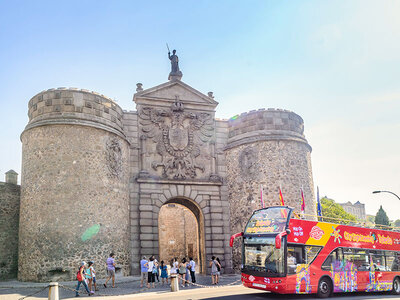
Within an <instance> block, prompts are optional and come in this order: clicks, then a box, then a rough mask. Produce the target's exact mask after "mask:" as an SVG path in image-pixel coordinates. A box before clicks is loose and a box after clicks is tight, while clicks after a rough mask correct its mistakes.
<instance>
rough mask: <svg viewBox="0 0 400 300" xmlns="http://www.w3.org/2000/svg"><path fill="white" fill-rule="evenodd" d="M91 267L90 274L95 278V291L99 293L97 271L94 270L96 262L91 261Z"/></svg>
mask: <svg viewBox="0 0 400 300" xmlns="http://www.w3.org/2000/svg"><path fill="white" fill-rule="evenodd" d="M90 263H92V264H91V266H90V272H91V273H92V278H93V285H94V290H95V291H98V290H99V289H98V288H97V283H96V271H95V269H94V261H89V264H90Z"/></svg>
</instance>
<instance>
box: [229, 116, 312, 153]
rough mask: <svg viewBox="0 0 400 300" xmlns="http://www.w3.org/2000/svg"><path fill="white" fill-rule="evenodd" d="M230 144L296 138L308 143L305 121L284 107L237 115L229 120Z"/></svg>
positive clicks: (236, 144) (230, 145)
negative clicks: (305, 134) (305, 133)
mask: <svg viewBox="0 0 400 300" xmlns="http://www.w3.org/2000/svg"><path fill="white" fill-rule="evenodd" d="M228 128H229V133H228V145H227V147H228V148H230V147H235V146H238V145H242V144H246V143H251V142H255V141H258V140H277V139H279V140H295V141H299V142H303V143H306V144H307V140H306V139H305V137H304V121H303V119H302V118H301V117H300V116H299V115H298V114H296V113H294V112H292V111H289V110H284V109H275V108H268V109H258V110H251V111H249V112H245V113H242V114H240V115H236V116H234V117H232V118H230V119H229V120H228Z"/></svg>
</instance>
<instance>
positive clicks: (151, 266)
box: [145, 256, 156, 289]
mask: <svg viewBox="0 0 400 300" xmlns="http://www.w3.org/2000/svg"><path fill="white" fill-rule="evenodd" d="M145 266H146V267H147V288H150V285H151V284H153V289H154V288H155V287H156V284H155V274H154V273H153V269H154V268H155V267H156V265H155V262H154V257H153V256H151V257H150V260H149V261H148V262H147V263H146V264H145Z"/></svg>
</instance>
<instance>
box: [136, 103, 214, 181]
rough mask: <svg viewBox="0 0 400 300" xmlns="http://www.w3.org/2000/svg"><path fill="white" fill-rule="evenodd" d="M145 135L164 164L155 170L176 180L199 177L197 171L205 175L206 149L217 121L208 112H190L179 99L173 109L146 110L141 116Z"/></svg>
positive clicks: (155, 167) (153, 165)
mask: <svg viewBox="0 0 400 300" xmlns="http://www.w3.org/2000/svg"><path fill="white" fill-rule="evenodd" d="M139 118H140V124H141V125H142V133H143V134H144V135H145V136H146V138H148V139H152V140H153V141H154V142H155V143H156V150H157V153H158V154H159V155H161V157H162V159H161V161H153V162H152V168H153V169H155V170H157V169H158V168H162V176H163V177H164V178H172V179H188V178H195V177H196V169H198V170H200V171H202V172H204V170H205V166H204V162H202V160H200V161H198V157H199V156H201V153H202V151H201V150H202V149H201V148H202V147H204V146H206V144H207V142H208V141H209V140H210V139H211V137H212V136H213V134H214V119H213V117H212V115H211V114H210V113H206V112H186V111H185V109H184V107H183V103H182V102H181V101H179V100H178V99H177V100H176V101H175V102H174V103H173V104H172V106H171V108H170V109H160V108H153V107H143V108H142V109H141V110H140V113H139Z"/></svg>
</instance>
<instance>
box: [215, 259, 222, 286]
mask: <svg viewBox="0 0 400 300" xmlns="http://www.w3.org/2000/svg"><path fill="white" fill-rule="evenodd" d="M215 260H216V261H217V262H218V265H217V270H218V274H217V284H218V283H219V277H220V276H221V261H220V260H219V257H217V258H216V259H215Z"/></svg>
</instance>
